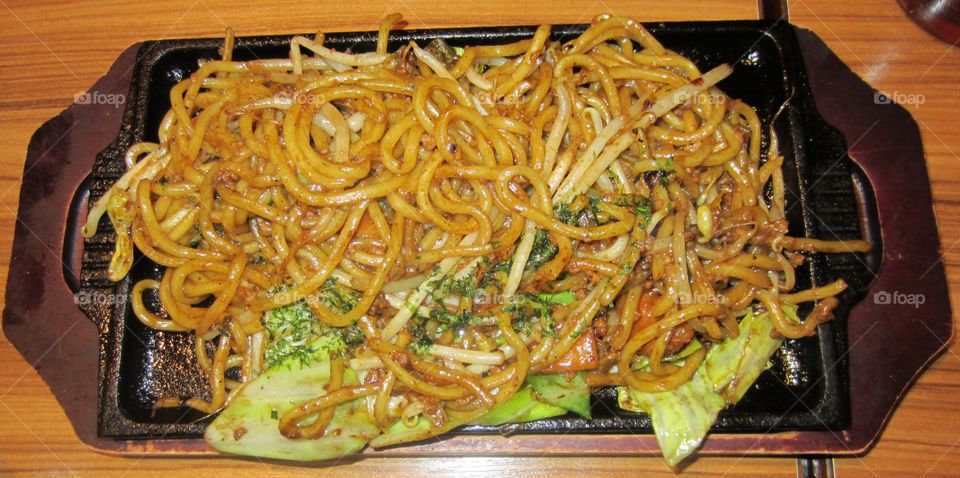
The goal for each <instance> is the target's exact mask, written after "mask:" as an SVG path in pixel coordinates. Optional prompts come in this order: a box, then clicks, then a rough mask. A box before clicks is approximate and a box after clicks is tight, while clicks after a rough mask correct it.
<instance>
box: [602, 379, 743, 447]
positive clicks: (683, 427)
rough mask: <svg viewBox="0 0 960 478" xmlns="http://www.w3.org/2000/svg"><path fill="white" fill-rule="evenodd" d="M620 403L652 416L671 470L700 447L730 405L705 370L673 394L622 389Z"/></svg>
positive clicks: (621, 406)
mask: <svg viewBox="0 0 960 478" xmlns="http://www.w3.org/2000/svg"><path fill="white" fill-rule="evenodd" d="M617 402H618V404H619V405H620V408H623V409H624V410H630V411H634V412H647V413H649V414H650V419H651V421H652V422H653V431H654V432H655V433H656V435H657V443H659V444H660V451H661V452H662V453H663V459H664V460H666V462H667V464H668V465H670V466H675V465H676V464H677V463H679V462H680V460H682V459H684V458H686V457H687V456H688V455H689V454H691V453H693V451H694V450H696V449H697V448H698V447H699V446H700V443H701V442H702V441H703V438H704V437H705V436H706V435H707V431H709V430H710V427H711V426H713V422H715V421H716V420H717V414H718V413H720V410H722V409H723V407H725V406H726V405H727V404H726V402H724V401H723V397H721V396H720V394H718V393H717V392H715V391H714V390H713V384H712V383H710V379H709V378H707V374H706V373H704V371H703V368H702V366H701V368H700V369H698V370H697V373H696V374H694V376H693V378H692V379H691V380H690V381H689V382H687V383H684V384H683V385H681V386H679V387H677V388H676V389H674V390H671V391H669V392H661V393H644V392H638V391H636V390H634V389H632V388H630V387H620V388H619V390H618V393H617Z"/></svg>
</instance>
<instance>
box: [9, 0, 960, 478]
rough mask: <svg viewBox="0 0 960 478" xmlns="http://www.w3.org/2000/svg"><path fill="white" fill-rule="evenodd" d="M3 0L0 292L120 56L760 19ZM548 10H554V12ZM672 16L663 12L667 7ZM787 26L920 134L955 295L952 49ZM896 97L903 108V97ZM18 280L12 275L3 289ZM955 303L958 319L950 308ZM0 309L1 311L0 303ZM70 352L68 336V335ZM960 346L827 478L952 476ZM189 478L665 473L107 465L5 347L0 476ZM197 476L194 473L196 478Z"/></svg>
mask: <svg viewBox="0 0 960 478" xmlns="http://www.w3.org/2000/svg"><path fill="white" fill-rule="evenodd" d="M154 3H155V4H152V5H141V4H140V2H124V1H91V2H83V5H79V4H77V5H75V4H73V3H70V2H64V1H53V0H44V1H20V0H17V1H13V0H0V45H2V46H0V290H5V288H6V281H7V280H8V277H7V274H8V266H9V262H10V248H11V245H12V238H13V230H14V226H15V224H16V220H17V218H16V211H17V206H18V204H17V201H18V197H19V188H20V182H21V179H22V173H21V172H22V171H23V161H24V156H25V154H26V148H27V143H28V142H29V140H30V136H31V135H32V134H33V132H34V131H35V130H36V129H37V128H38V127H39V126H40V125H41V124H42V123H43V122H44V121H46V120H47V119H49V118H51V117H53V116H55V115H56V114H57V113H59V112H60V111H61V110H63V109H64V108H66V107H67V106H68V105H69V104H70V103H71V101H73V97H74V94H75V93H78V92H83V91H85V89H86V88H87V87H89V86H90V85H92V84H93V83H94V82H95V81H96V80H97V78H99V77H100V76H101V75H102V74H103V73H104V72H106V70H107V68H108V67H109V66H110V65H111V63H112V62H113V60H114V59H115V58H116V57H117V55H119V54H120V52H121V51H123V50H124V48H126V47H127V46H128V45H130V44H132V43H135V42H139V41H143V40H149V39H161V38H182V37H215V36H219V35H222V34H223V31H224V28H225V27H226V26H228V25H229V26H231V27H232V28H233V29H234V30H235V31H236V32H237V33H238V34H240V35H259V34H277V33H303V32H311V31H316V30H317V29H323V30H324V31H338V30H339V31H348V30H372V29H376V27H377V25H378V23H379V19H380V18H381V17H382V16H383V15H384V14H386V13H390V12H394V11H399V12H401V13H403V14H404V16H405V18H406V19H407V21H408V23H409V25H410V27H411V28H415V27H441V26H478V25H511V24H513V25H520V24H537V23H578V22H586V21H589V20H590V18H591V17H593V16H594V15H596V14H599V13H605V12H610V13H614V14H618V15H625V16H630V17H633V18H636V19H638V20H642V21H658V20H665V21H669V20H724V19H749V18H757V16H758V12H757V3H756V2H754V1H729V2H723V3H722V4H720V3H721V2H708V1H705V0H696V1H689V2H683V5H682V6H677V5H675V4H676V3H679V2H652V1H631V2H619V1H614V0H588V1H582V2H581V1H571V2H558V3H560V4H559V5H551V6H549V7H548V6H547V4H548V2H543V1H541V2H537V1H528V0H484V1H471V2H441V3H440V4H439V5H431V4H430V2H428V1H425V0H385V1H381V2H376V1H364V0H354V1H353V2H350V3H349V4H346V2H342V1H327V2H304V3H303V4H302V5H299V6H296V7H295V6H293V2H283V1H273V0H269V1H267V0H264V1H260V2H256V3H257V5H255V6H243V7H242V8H237V5H238V2H233V1H221V0H183V1H165V2H154ZM550 3H553V2H550ZM672 5H673V6H672ZM789 7H790V17H791V21H792V22H793V23H794V24H796V25H798V26H801V27H805V28H808V29H811V30H813V31H814V32H816V33H817V34H818V35H819V36H820V37H821V38H822V39H823V40H824V41H825V42H826V43H827V44H828V45H829V46H830V47H831V48H832V49H833V50H834V51H835V52H836V53H837V54H838V55H839V56H840V57H841V58H842V59H843V60H844V61H845V62H846V63H847V64H848V65H850V67H852V68H853V70H854V71H856V72H857V73H858V74H860V75H861V76H862V77H863V78H864V79H865V80H866V81H867V82H868V83H870V84H871V85H873V86H874V87H875V88H877V89H879V90H882V91H885V92H887V93H890V94H891V95H894V97H900V98H906V99H914V100H917V101H914V102H913V103H912V104H909V105H906V107H907V108H908V109H909V111H910V113H911V114H912V115H913V117H914V118H915V119H916V121H917V123H918V124H919V126H920V131H921V133H922V135H923V142H924V148H925V149H926V158H927V164H928V167H929V170H930V177H931V187H932V189H933V196H934V201H935V207H936V213H937V216H938V220H939V224H940V235H941V242H942V244H943V245H942V249H943V256H944V261H945V264H946V266H947V276H948V280H949V282H950V285H951V288H952V289H954V290H960V249H957V248H956V247H955V246H957V245H958V244H960V214H958V213H960V187H957V183H958V182H960V156H958V155H957V152H960V130H958V128H957V127H956V114H957V111H958V110H960V89H958V88H957V86H956V80H957V79H958V78H960V48H958V47H956V46H954V47H951V46H950V45H947V44H944V43H940V42H938V41H936V40H934V39H933V38H932V37H930V36H928V35H927V34H926V33H925V32H924V31H922V30H921V29H920V28H919V27H917V26H916V25H914V24H913V23H911V22H910V21H908V20H907V19H906V17H905V16H904V15H903V13H902V11H901V10H900V9H899V7H898V6H897V5H896V2H895V1H893V0H885V1H880V0H861V1H858V2H834V1H831V0H806V1H791V2H790V3H789ZM901 95H902V96H901ZM14 280H15V278H14ZM957 297H958V296H957V295H952V296H951V299H952V304H953V307H954V310H960V302H958V299H957ZM0 300H3V299H0ZM66 339H67V340H69V337H68V338H66ZM958 353H960V347H958V346H957V345H956V344H951V346H950V348H949V349H948V351H947V352H946V353H945V354H944V355H943V357H942V358H940V359H939V360H938V361H937V362H936V363H935V364H934V365H933V366H932V367H931V368H930V369H929V370H928V371H927V372H926V373H925V374H924V375H923V376H922V377H921V378H920V379H919V380H918V381H917V383H916V384H915V385H914V386H913V388H912V390H911V391H910V392H909V393H908V394H907V395H906V397H905V399H904V400H903V402H902V404H901V405H900V407H899V409H898V410H897V411H896V412H895V413H894V415H893V417H892V419H891V421H890V423H889V425H888V426H887V427H886V430H885V431H884V433H883V435H882V437H881V439H880V441H879V443H878V444H877V445H876V446H875V447H874V448H873V449H872V450H871V451H870V452H869V453H867V454H866V455H864V456H862V457H851V458H842V459H838V460H837V461H836V472H837V476H840V477H843V478H846V477H854V476H857V477H859V476H864V477H875V476H955V475H956V473H957V470H958V468H960V449H958V448H957V445H960V393H958V391H960V390H958V389H960V355H958ZM185 470H190V471H191V472H196V473H197V474H201V473H203V472H218V473H229V474H230V475H231V476H238V475H241V474H244V475H245V474H257V475H261V476H268V475H280V474H283V475H295V474H304V475H316V474H318V473H323V472H328V473H334V472H335V473H338V474H341V475H342V476H345V475H351V476H352V475H367V474H376V473H388V474H390V475H394V474H403V475H407V474H412V475H427V474H430V475H440V474H446V473H453V472H456V473H458V474H463V473H466V474H468V475H472V474H474V473H476V474H503V473H509V474H510V475H523V476H527V475H531V476H533V475H548V474H549V475H552V476H568V475H569V476H572V475H579V474H583V473H584V472H585V471H596V472H604V473H609V474H626V473H631V474H633V473H640V474H642V475H643V476H659V475H663V476H674V475H673V471H671V470H670V469H669V468H667V466H666V465H664V464H663V462H662V461H661V460H660V459H659V458H657V457H636V458H619V457H618V458H605V457H595V458H579V457H500V458H497V457H444V458H442V459H438V458H365V459H362V460H355V461H348V462H345V463H341V464H340V465H339V466H337V467H336V468H311V467H292V466H283V465H277V464H265V463H260V462H257V461H253V460H238V459H231V458H202V459H189V460H188V459H170V458H149V457H140V458H138V457H133V458H120V457H113V456H108V455H104V454H101V453H98V452H95V451H93V450H90V449H89V448H87V447H86V446H85V445H84V444H83V443H81V442H80V441H79V440H78V439H77V437H76V435H74V433H73V430H72V428H71V426H70V423H69V421H68V420H67V417H66V416H65V415H64V413H63V411H62V410H61V409H60V407H59V406H58V404H57V402H56V400H55V399H54V397H53V395H52V394H51V393H50V391H49V389H48V388H47V387H46V385H45V384H44V383H43V381H42V380H41V379H40V377H39V376H38V375H37V373H36V372H35V371H34V370H33V368H32V366H31V364H29V363H27V362H25V361H24V359H23V358H22V357H21V356H20V355H19V354H18V353H17V352H16V350H15V349H14V348H13V346H11V345H10V343H9V342H7V341H6V339H4V338H0V474H7V473H12V474H24V475H35V474H42V475H54V476H60V475H70V474H76V475H92V476H94V475H95V476H123V475H133V476H148V475H150V476H152V475H168V474H170V473H175V472H178V471H180V472H183V471H185ZM191 474H193V473H191ZM683 475H686V476H693V475H709V476H741V475H750V476H753V475H761V476H796V462H795V460H794V459H791V458H755V457H750V458H737V457H723V458H714V457H704V458H699V459H697V460H694V461H693V462H692V463H689V464H687V465H685V467H684V469H683Z"/></svg>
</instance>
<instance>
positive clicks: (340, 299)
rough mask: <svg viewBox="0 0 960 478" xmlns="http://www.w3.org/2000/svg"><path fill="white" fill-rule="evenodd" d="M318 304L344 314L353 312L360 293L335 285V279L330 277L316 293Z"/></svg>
mask: <svg viewBox="0 0 960 478" xmlns="http://www.w3.org/2000/svg"><path fill="white" fill-rule="evenodd" d="M317 296H318V297H319V298H320V302H321V303H322V304H323V305H325V306H326V307H327V308H328V309H330V310H332V311H334V312H337V313H340V314H345V313H347V312H350V311H351V310H353V308H354V307H356V306H357V302H359V301H360V293H359V292H357V291H355V290H353V289H351V288H349V287H344V286H341V285H339V284H338V283H337V279H335V278H333V277H331V278H329V279H327V281H326V282H324V283H323V287H321V288H320V290H318V291H317Z"/></svg>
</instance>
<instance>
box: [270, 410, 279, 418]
mask: <svg viewBox="0 0 960 478" xmlns="http://www.w3.org/2000/svg"><path fill="white" fill-rule="evenodd" d="M270 418H272V419H274V420H277V419H279V418H280V412H278V411H277V409H276V408H274V409H271V410H270Z"/></svg>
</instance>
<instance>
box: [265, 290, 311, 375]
mask: <svg viewBox="0 0 960 478" xmlns="http://www.w3.org/2000/svg"><path fill="white" fill-rule="evenodd" d="M263 326H264V327H265V328H266V329H267V331H268V332H269V333H270V342H269V344H268V345H267V350H266V352H265V353H264V360H266V362H267V365H268V366H270V367H273V366H275V365H280V364H284V363H289V362H291V361H293V360H297V361H299V362H300V364H301V365H306V364H308V363H310V362H311V361H313V360H314V358H315V357H316V356H317V354H318V353H319V352H320V351H319V350H317V349H316V348H315V347H314V346H313V345H311V343H312V342H313V341H314V340H315V339H316V338H317V337H318V336H319V330H318V322H317V318H316V317H315V316H314V315H313V313H312V312H310V308H309V307H308V306H307V304H306V303H304V302H295V303H293V304H289V305H285V306H283V307H277V308H276V309H272V310H269V311H267V312H266V313H264V314H263Z"/></svg>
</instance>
